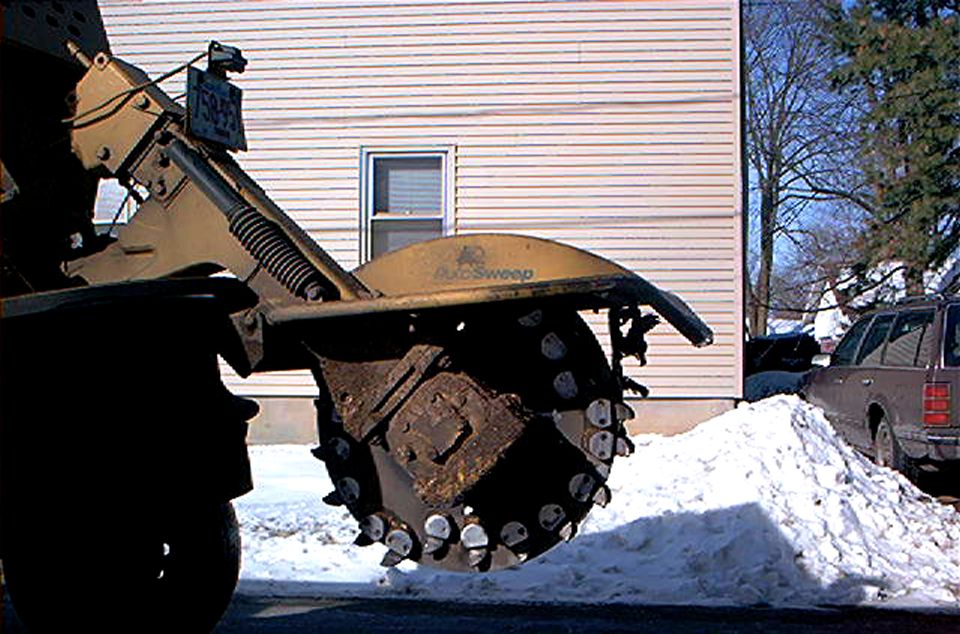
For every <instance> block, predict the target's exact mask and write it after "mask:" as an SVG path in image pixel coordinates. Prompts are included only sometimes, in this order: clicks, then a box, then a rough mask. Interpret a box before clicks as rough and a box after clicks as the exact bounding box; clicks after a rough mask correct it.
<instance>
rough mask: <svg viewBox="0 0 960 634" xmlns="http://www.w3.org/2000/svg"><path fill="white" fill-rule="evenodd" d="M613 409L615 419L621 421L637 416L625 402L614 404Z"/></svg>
mask: <svg viewBox="0 0 960 634" xmlns="http://www.w3.org/2000/svg"><path fill="white" fill-rule="evenodd" d="M613 410H614V414H615V415H616V417H617V420H618V421H619V422H621V423H622V422H624V421H627V420H633V419H634V418H636V417H637V415H636V413H635V412H634V411H633V408H632V407H630V406H629V405H627V404H626V403H616V404H614V406H613Z"/></svg>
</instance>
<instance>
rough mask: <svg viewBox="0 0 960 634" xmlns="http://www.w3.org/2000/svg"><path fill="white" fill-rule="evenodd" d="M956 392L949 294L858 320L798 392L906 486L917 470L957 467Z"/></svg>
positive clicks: (957, 366) (957, 327) (958, 307)
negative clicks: (899, 474) (900, 476)
mask: <svg viewBox="0 0 960 634" xmlns="http://www.w3.org/2000/svg"><path fill="white" fill-rule="evenodd" d="M824 356H825V355H824ZM958 392H960V297H958V296H955V295H954V296H949V297H944V296H935V297H926V298H922V299H910V300H905V301H903V302H901V303H900V304H897V305H896V306H894V307H893V308H889V309H884V310H878V311H875V312H873V313H871V314H868V315H866V316H864V317H863V318H862V319H860V320H859V321H857V322H856V323H855V324H854V325H853V326H852V327H851V328H850V330H849V331H847V334H846V336H844V338H843V340H842V341H841V342H840V344H839V345H838V346H837V348H836V350H835V351H834V353H833V354H832V355H830V356H829V365H828V366H827V367H823V368H818V369H816V370H814V371H813V372H811V373H810V375H809V377H808V378H807V381H806V383H805V385H804V387H803V388H802V391H801V393H802V394H803V395H804V396H805V397H806V398H807V400H809V401H810V402H811V403H813V404H814V405H818V406H820V407H821V408H823V410H824V412H825V413H826V416H827V418H828V419H829V420H830V421H831V422H832V423H833V425H834V426H835V427H836V429H837V431H838V432H839V433H840V434H841V435H843V436H844V437H845V438H846V439H847V441H848V442H849V443H850V444H851V445H853V446H855V447H856V448H858V449H859V450H861V451H862V452H864V453H866V454H867V455H869V456H871V457H873V458H874V460H875V461H876V462H877V463H878V464H882V465H885V466H889V467H892V468H894V469H897V470H900V471H902V472H903V473H904V474H905V475H907V476H908V477H910V478H911V479H915V478H916V476H917V474H918V468H923V469H925V470H935V469H937V468H941V467H944V466H947V465H948V464H950V463H954V464H960V412H958V396H957V394H958Z"/></svg>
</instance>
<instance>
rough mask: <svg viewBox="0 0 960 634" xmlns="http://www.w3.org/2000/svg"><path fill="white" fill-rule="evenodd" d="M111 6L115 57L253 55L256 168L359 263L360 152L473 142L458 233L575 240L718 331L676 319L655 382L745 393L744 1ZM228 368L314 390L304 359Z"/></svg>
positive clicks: (654, 353)
mask: <svg viewBox="0 0 960 634" xmlns="http://www.w3.org/2000/svg"><path fill="white" fill-rule="evenodd" d="M101 6H102V11H103V13H104V21H105V23H106V26H107V30H108V33H109V35H110V38H111V43H112V47H113V49H114V51H115V53H117V54H119V55H121V56H124V57H126V58H128V59H129V61H132V62H133V63H135V64H138V65H140V66H142V67H143V68H144V69H145V70H147V71H148V72H150V73H151V74H153V75H156V74H159V73H161V72H163V71H165V70H167V69H168V68H170V67H172V66H174V65H176V64H177V63H179V62H181V61H183V60H185V59H187V58H188V57H190V56H192V54H194V53H195V52H196V51H200V50H203V49H204V48H205V47H206V43H207V41H208V40H210V39H217V40H218V41H222V42H224V43H227V44H231V45H235V46H239V47H241V48H242V49H243V51H244V55H245V56H246V57H247V58H248V60H249V62H250V63H249V66H248V70H247V72H246V73H244V74H243V75H239V76H237V77H236V83H237V84H238V85H240V86H241V87H242V88H243V89H244V91H245V92H244V107H245V116H246V124H247V136H248V141H249V144H250V146H251V150H250V152H248V153H246V154H244V155H242V156H241V157H240V161H241V163H242V164H243V165H244V166H245V168H246V169H247V170H249V171H250V173H251V174H252V176H253V177H254V178H256V179H257V180H258V181H259V182H260V183H261V185H263V186H264V188H265V189H266V190H267V192H268V193H269V194H270V195H271V196H272V197H274V198H275V200H276V201H277V202H278V203H279V204H280V205H281V206H282V207H284V208H285V209H286V210H288V212H289V213H290V214H291V215H292V216H293V217H294V218H295V219H296V220H297V221H298V222H299V223H300V224H301V225H302V226H303V227H304V228H305V229H306V230H307V231H308V232H309V233H310V235H312V236H313V237H314V238H315V239H317V240H318V241H319V243H320V244H321V245H322V246H323V247H324V248H325V249H327V250H328V251H329V252H330V253H331V254H332V255H333V256H334V257H335V258H337V259H338V260H339V261H340V263H341V264H343V265H344V266H346V267H348V268H352V267H354V266H356V265H357V264H358V258H359V244H360V241H359V234H358V231H359V214H360V207H359V205H360V202H359V193H358V189H359V173H358V170H359V155H360V148H361V147H362V146H366V147H378V148H387V147H391V146H404V147H427V146H453V147H454V148H455V156H454V161H455V163H454V174H455V179H456V180H455V187H454V192H455V198H456V205H455V207H456V208H455V215H454V223H455V228H456V231H457V232H458V233H471V232H480V231H509V232H514V233H521V234H526V235H531V236H540V237H546V238H552V239H556V240H560V241H563V242H566V243H569V244H573V245H575V246H578V247H582V248H585V249H588V250H590V251H593V252H595V253H597V254H599V255H602V256H605V257H608V258H611V259H613V260H615V261H616V262H618V263H620V264H622V265H624V266H627V267H629V268H631V269H632V270H634V271H636V272H637V273H638V274H640V275H643V276H644V277H646V278H647V279H649V280H650V281H652V282H654V283H656V284H659V285H661V286H663V287H664V288H667V289H669V290H672V291H674V292H676V293H678V294H679V295H681V296H682V297H683V298H684V299H686V300H687V301H688V302H689V303H690V304H691V305H692V306H693V307H694V308H695V309H696V310H697V311H698V313H699V314H700V315H701V316H702V317H703V318H704V319H705V320H706V321H707V322H708V323H709V324H710V325H711V326H712V327H713V329H714V331H715V332H716V343H715V344H714V345H713V346H711V347H709V348H706V349H702V350H696V349H694V348H692V347H691V346H689V345H688V344H687V343H686V342H685V341H684V340H683V339H682V338H681V337H679V336H678V335H677V334H676V333H675V332H673V331H672V330H671V329H670V328H668V327H666V326H659V327H658V328H656V329H655V330H654V331H653V332H652V333H651V335H650V340H651V347H650V363H649V365H648V366H647V367H645V368H643V369H640V368H638V367H637V365H636V364H635V363H633V362H630V363H629V364H628V369H629V371H630V372H631V374H633V375H635V376H636V377H637V378H638V379H639V380H640V381H641V382H643V383H645V384H647V385H648V386H650V387H651V389H652V393H653V395H654V396H659V397H734V396H739V395H740V391H741V382H740V378H739V367H740V356H741V354H742V341H741V340H742V326H741V325H742V322H743V313H742V296H741V293H742V281H741V280H742V266H741V262H742V249H743V245H742V240H741V237H742V236H741V232H742V218H741V215H740V207H741V204H740V196H741V190H740V182H741V165H740V154H739V146H740V133H739V108H740V105H739V89H738V82H739V68H738V66H739V52H738V40H739V25H738V18H737V6H736V2H735V1H734V0H699V1H694V0H656V1H643V0H641V1H637V2H604V1H591V2H475V3H455V2H400V3H396V2H353V3H350V2H335V3H313V2H307V1H305V0H303V1H289V2H280V1H256V2H253V1H249V2H243V1H239V0H238V1H230V2H227V1H208V2H196V1H194V0H191V1H189V2H185V1H178V2H169V1H166V0H165V1H159V0H158V1H144V2H140V1H137V2H132V1H128V2H122V1H110V0H101ZM165 87H166V88H167V90H168V91H170V92H172V93H178V92H181V91H182V80H181V79H177V80H171V81H168V82H166V83H165ZM586 318H587V319H588V321H589V322H590V323H591V325H593V326H595V327H596V328H597V329H598V330H601V331H603V330H605V324H604V323H603V318H602V316H599V315H597V316H594V315H586ZM603 339H604V345H605V346H606V342H605V337H604V338H603ZM228 383H230V384H231V386H232V387H233V388H234V389H235V390H237V391H239V392H243V393H248V394H255V395H310V394H312V393H313V391H314V388H313V385H312V381H311V380H310V378H309V376H307V375H306V374H305V373H296V372H293V373H276V374H271V375H268V376H263V377H256V378H254V379H251V380H248V381H245V382H241V381H239V380H238V379H236V378H235V377H234V376H233V375H232V374H230V373H229V372H228Z"/></svg>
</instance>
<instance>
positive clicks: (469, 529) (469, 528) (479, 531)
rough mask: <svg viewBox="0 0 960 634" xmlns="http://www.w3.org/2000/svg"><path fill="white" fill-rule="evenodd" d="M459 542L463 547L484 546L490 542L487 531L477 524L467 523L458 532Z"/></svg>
mask: <svg viewBox="0 0 960 634" xmlns="http://www.w3.org/2000/svg"><path fill="white" fill-rule="evenodd" d="M460 543H461V544H463V547H464V548H467V549H471V550H472V549H474V548H486V547H487V545H488V544H489V543H490V540H489V538H488V537H487V531H486V530H484V528H483V526H480V525H479V524H467V525H466V526H464V527H463V530H462V531H461V532H460Z"/></svg>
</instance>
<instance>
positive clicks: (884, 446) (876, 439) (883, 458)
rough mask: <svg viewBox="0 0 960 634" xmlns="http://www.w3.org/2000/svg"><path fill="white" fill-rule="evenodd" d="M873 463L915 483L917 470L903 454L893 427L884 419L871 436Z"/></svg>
mask: <svg viewBox="0 0 960 634" xmlns="http://www.w3.org/2000/svg"><path fill="white" fill-rule="evenodd" d="M873 461H874V462H875V463H876V464H877V465H879V466H881V467H889V468H890V469H893V470H894V471H899V472H900V473H902V474H903V475H905V476H906V477H907V479H908V480H910V481H911V482H916V481H917V469H916V465H915V464H914V462H913V460H911V459H910V457H909V456H908V455H907V454H905V453H904V452H903V448H902V447H901V446H900V441H898V440H897V436H896V434H894V433H893V427H891V425H890V423H888V422H887V421H886V419H884V420H881V421H880V424H879V425H878V426H877V433H876V434H874V436H873Z"/></svg>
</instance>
